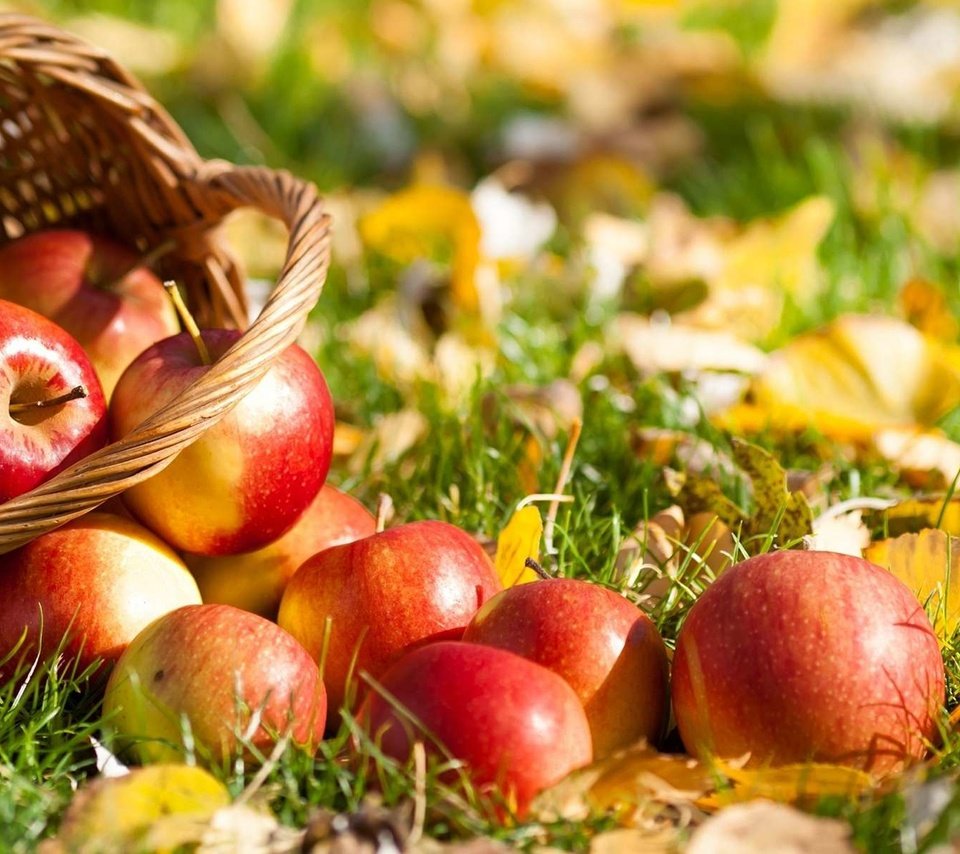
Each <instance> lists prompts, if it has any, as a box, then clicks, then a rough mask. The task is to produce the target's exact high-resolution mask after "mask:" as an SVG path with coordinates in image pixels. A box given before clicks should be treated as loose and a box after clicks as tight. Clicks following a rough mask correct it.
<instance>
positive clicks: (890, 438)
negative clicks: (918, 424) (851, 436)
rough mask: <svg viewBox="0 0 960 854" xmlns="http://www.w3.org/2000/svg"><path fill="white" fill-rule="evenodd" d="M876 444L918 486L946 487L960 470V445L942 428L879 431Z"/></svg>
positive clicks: (880, 451)
mask: <svg viewBox="0 0 960 854" xmlns="http://www.w3.org/2000/svg"><path fill="white" fill-rule="evenodd" d="M873 445H874V448H875V449H876V450H877V452H878V453H879V454H880V456H881V457H883V458H884V459H885V460H887V461H888V462H889V463H890V464H891V465H892V466H893V467H894V468H895V469H897V470H898V471H899V472H900V474H901V477H903V479H904V480H905V481H907V483H909V484H910V485H911V486H912V487H913V488H915V489H923V490H925V491H931V490H937V489H946V488H947V487H949V486H950V485H951V484H952V483H953V482H954V480H955V479H956V478H957V476H958V473H960V444H957V443H956V442H954V441H953V440H952V439H949V438H948V437H947V436H946V435H945V434H944V433H942V432H941V431H940V430H935V429H929V430H903V429H896V428H888V429H885V430H878V431H877V432H876V433H875V434H874V436H873Z"/></svg>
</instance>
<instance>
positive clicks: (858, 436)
mask: <svg viewBox="0 0 960 854" xmlns="http://www.w3.org/2000/svg"><path fill="white" fill-rule="evenodd" d="M958 353H960V350H958V348H956V347H955V346H950V347H947V346H946V345H944V344H942V343H941V342H939V341H936V340H935V339H932V338H929V337H927V336H924V335H923V334H922V333H921V332H919V331H918V330H916V329H914V328H913V327H912V326H910V325H909V324H907V323H905V322H904V321H902V320H898V319H897V318H893V317H884V316H878V315H855V314H851V315H844V316H842V317H840V318H838V319H837V320H835V321H834V322H832V323H830V324H828V325H826V326H824V327H822V328H820V329H816V330H814V331H812V332H808V333H805V334H802V335H799V336H797V337H796V338H794V339H793V340H792V341H790V343H788V344H786V345H785V346H784V347H782V348H781V349H779V350H777V351H775V352H774V353H772V354H771V355H770V357H769V359H768V360H767V362H766V364H765V366H764V369H763V370H762V371H761V372H760V373H759V374H758V375H757V376H756V377H755V378H754V381H753V383H752V388H751V394H752V396H753V403H752V404H751V405H750V407H749V409H736V408H734V409H732V410H729V411H727V412H726V413H723V414H721V415H720V416H719V418H718V421H719V422H720V423H722V424H724V425H725V426H727V427H728V428H730V429H737V427H738V426H739V427H741V428H750V427H751V426H760V425H763V426H769V427H773V428H777V427H779V428H781V429H786V430H796V429H800V428H803V427H814V428H816V429H818V430H819V431H821V432H822V433H823V434H824V435H826V436H828V437H832V438H834V439H842V440H854V441H861V442H866V443H870V442H871V441H872V439H873V437H874V435H875V434H876V432H877V431H878V430H879V429H881V428H891V427H897V428H909V427H916V426H929V425H932V424H934V423H935V422H936V421H937V419H939V418H940V417H941V416H943V415H945V414H946V413H947V412H949V411H950V410H951V409H953V408H954V407H955V406H957V405H958V404H960V358H958ZM750 410H752V412H751V411H750ZM751 419H756V422H755V424H754V425H751V424H750V423H749V421H750V420H751Z"/></svg>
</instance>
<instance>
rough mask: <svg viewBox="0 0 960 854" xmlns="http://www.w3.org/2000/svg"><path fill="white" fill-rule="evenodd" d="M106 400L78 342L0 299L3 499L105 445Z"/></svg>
mask: <svg viewBox="0 0 960 854" xmlns="http://www.w3.org/2000/svg"><path fill="white" fill-rule="evenodd" d="M106 410H107V404H106V401H105V400H104V397H103V392H102V390H101V388H100V382H99V380H98V379H97V376H96V373H95V372H94V370H93V366H92V365H91V364H90V360H89V359H88V358H87V356H86V354H85V353H84V352H83V349H82V348H81V346H80V345H79V343H77V341H76V340H75V339H74V338H73V337H72V336H71V335H70V334H69V333H68V332H66V331H65V330H64V329H61V328H60V327H59V326H58V325H57V324H55V323H54V322H53V321H52V320H48V319H47V318H45V317H43V315H41V314H38V313H37V312H35V311H31V310H30V309H28V308H24V307H23V306H21V305H16V304H15V303H12V302H7V301H6V300H0V503H2V502H4V501H7V500H9V499H10V498H13V497H14V496H17V495H20V494H22V493H24V492H28V491H29V490H31V489H33V488H34V487H35V486H39V485H40V484H41V483H43V482H44V481H45V480H47V479H49V478H50V477H52V476H53V475H55V474H56V473H57V472H59V471H61V470H62V469H64V468H66V467H67V466H69V465H71V464H72V463H74V462H76V461H77V460H79V459H80V458H81V457H85V456H86V455H87V454H89V453H91V452H93V451H95V450H97V449H98V448H100V447H102V446H103V444H104V443H105V442H106V440H107V420H106Z"/></svg>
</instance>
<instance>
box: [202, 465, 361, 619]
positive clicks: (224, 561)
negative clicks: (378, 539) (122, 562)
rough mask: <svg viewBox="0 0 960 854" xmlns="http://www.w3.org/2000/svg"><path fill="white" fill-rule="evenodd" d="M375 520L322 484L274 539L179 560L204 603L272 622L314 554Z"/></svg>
mask: <svg viewBox="0 0 960 854" xmlns="http://www.w3.org/2000/svg"><path fill="white" fill-rule="evenodd" d="M376 528H377V520H376V518H375V517H374V515H373V514H372V513H371V512H370V511H369V510H367V508H366V507H364V506H363V504H361V503H360V502H359V501H357V499H356V498H354V497H353V496H352V495H350V494H348V493H346V492H343V491H341V490H339V489H337V488H336V487H335V486H331V485H330V484H328V483H326V484H324V485H323V488H322V489H321V490H320V491H319V492H318V493H317V497H316V498H315V499H314V500H313V502H312V503H311V504H310V506H309V507H308V508H307V509H306V510H305V511H304V513H303V515H302V516H301V517H300V518H299V519H298V520H297V521H296V523H295V524H294V526H293V527H292V528H291V529H290V530H289V531H287V533H285V534H284V535H283V536H281V537H280V538H279V539H277V540H274V542H272V543H269V544H267V545H265V546H264V547H263V548H262V549H257V550H256V551H252V552H245V553H243V554H237V555H223V556H220V557H204V556H202V555H192V554H187V553H185V554H184V555H183V558H184V560H185V561H186V563H187V566H189V567H190V571H191V572H192V573H193V577H194V578H195V579H196V580H197V585H198V586H199V588H200V594H201V595H202V596H203V601H204V602H220V603H221V604H224V605H234V606H236V607H237V608H243V609H245V610H247V611H252V612H254V613H255V614H260V615H261V616H263V617H268V618H270V619H273V618H274V617H275V616H276V614H277V608H278V607H279V606H280V599H281V597H282V596H283V591H284V589H285V588H286V586H287V582H289V580H290V578H291V577H292V576H293V573H294V572H296V570H297V569H298V568H299V567H300V565H301V564H302V563H303V562H304V561H305V560H307V558H310V557H313V555H315V554H316V553H317V552H320V551H323V549H327V548H330V547H331V546H338V545H340V544H341V543H349V542H352V541H353V540H358V539H360V538H361V537H369V536H370V535H371V534H373V533H374V532H375V531H376Z"/></svg>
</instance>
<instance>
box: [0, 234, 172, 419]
mask: <svg viewBox="0 0 960 854" xmlns="http://www.w3.org/2000/svg"><path fill="white" fill-rule="evenodd" d="M140 261H141V259H140V256H138V255H137V254H136V253H135V252H133V251H132V250H131V249H129V248H127V247H126V246H123V245H121V244H119V243H117V242H115V241H114V240H111V239H109V238H106V237H101V236H100V235H96V234H91V233H88V232H85V231H81V230H77V229H50V230H48V231H38V232H34V233H33V234H28V235H26V236H24V237H21V238H19V239H18V240H15V241H13V242H11V243H8V244H6V245H5V246H3V247H0V298H3V299H7V300H10V301H12V302H15V303H19V304H20V305H24V306H26V307H27V308H31V309H33V310H34V311H36V312H39V313H40V314H42V315H44V316H45V317H48V318H49V319H50V320H52V321H54V322H55V323H56V324H58V325H59V326H62V327H63V328H64V329H66V330H67V331H68V332H69V333H70V334H71V335H73V336H74V338H76V339H77V341H79V342H80V345H81V346H82V347H83V348H84V350H85V351H86V352H87V355H88V356H89V357H90V361H91V362H92V363H93V366H94V368H95V369H96V372H97V375H98V376H99V378H100V382H101V384H102V386H103V391H104V395H105V396H106V397H107V399H108V400H109V398H110V395H111V394H112V392H113V388H114V386H115V385H116V384H117V380H118V379H119V378H120V374H121V373H123V370H124V368H126V366H127V365H128V364H130V362H132V361H133V359H134V357H135V356H137V355H138V354H139V353H140V352H141V351H142V350H145V349H146V348H147V347H149V346H150V345H151V344H153V343H154V342H155V341H159V340H160V339H161V338H166V337H167V336H169V335H174V334H176V333H177V332H179V331H180V324H179V321H178V320H177V314H176V312H175V311H174V309H173V306H172V305H171V304H170V300H169V299H168V298H167V295H166V294H165V293H164V290H163V286H162V284H161V282H160V279H158V278H157V276H155V275H154V274H153V272H151V271H150V270H149V269H148V268H147V267H146V266H143V265H142V264H141V263H140Z"/></svg>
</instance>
